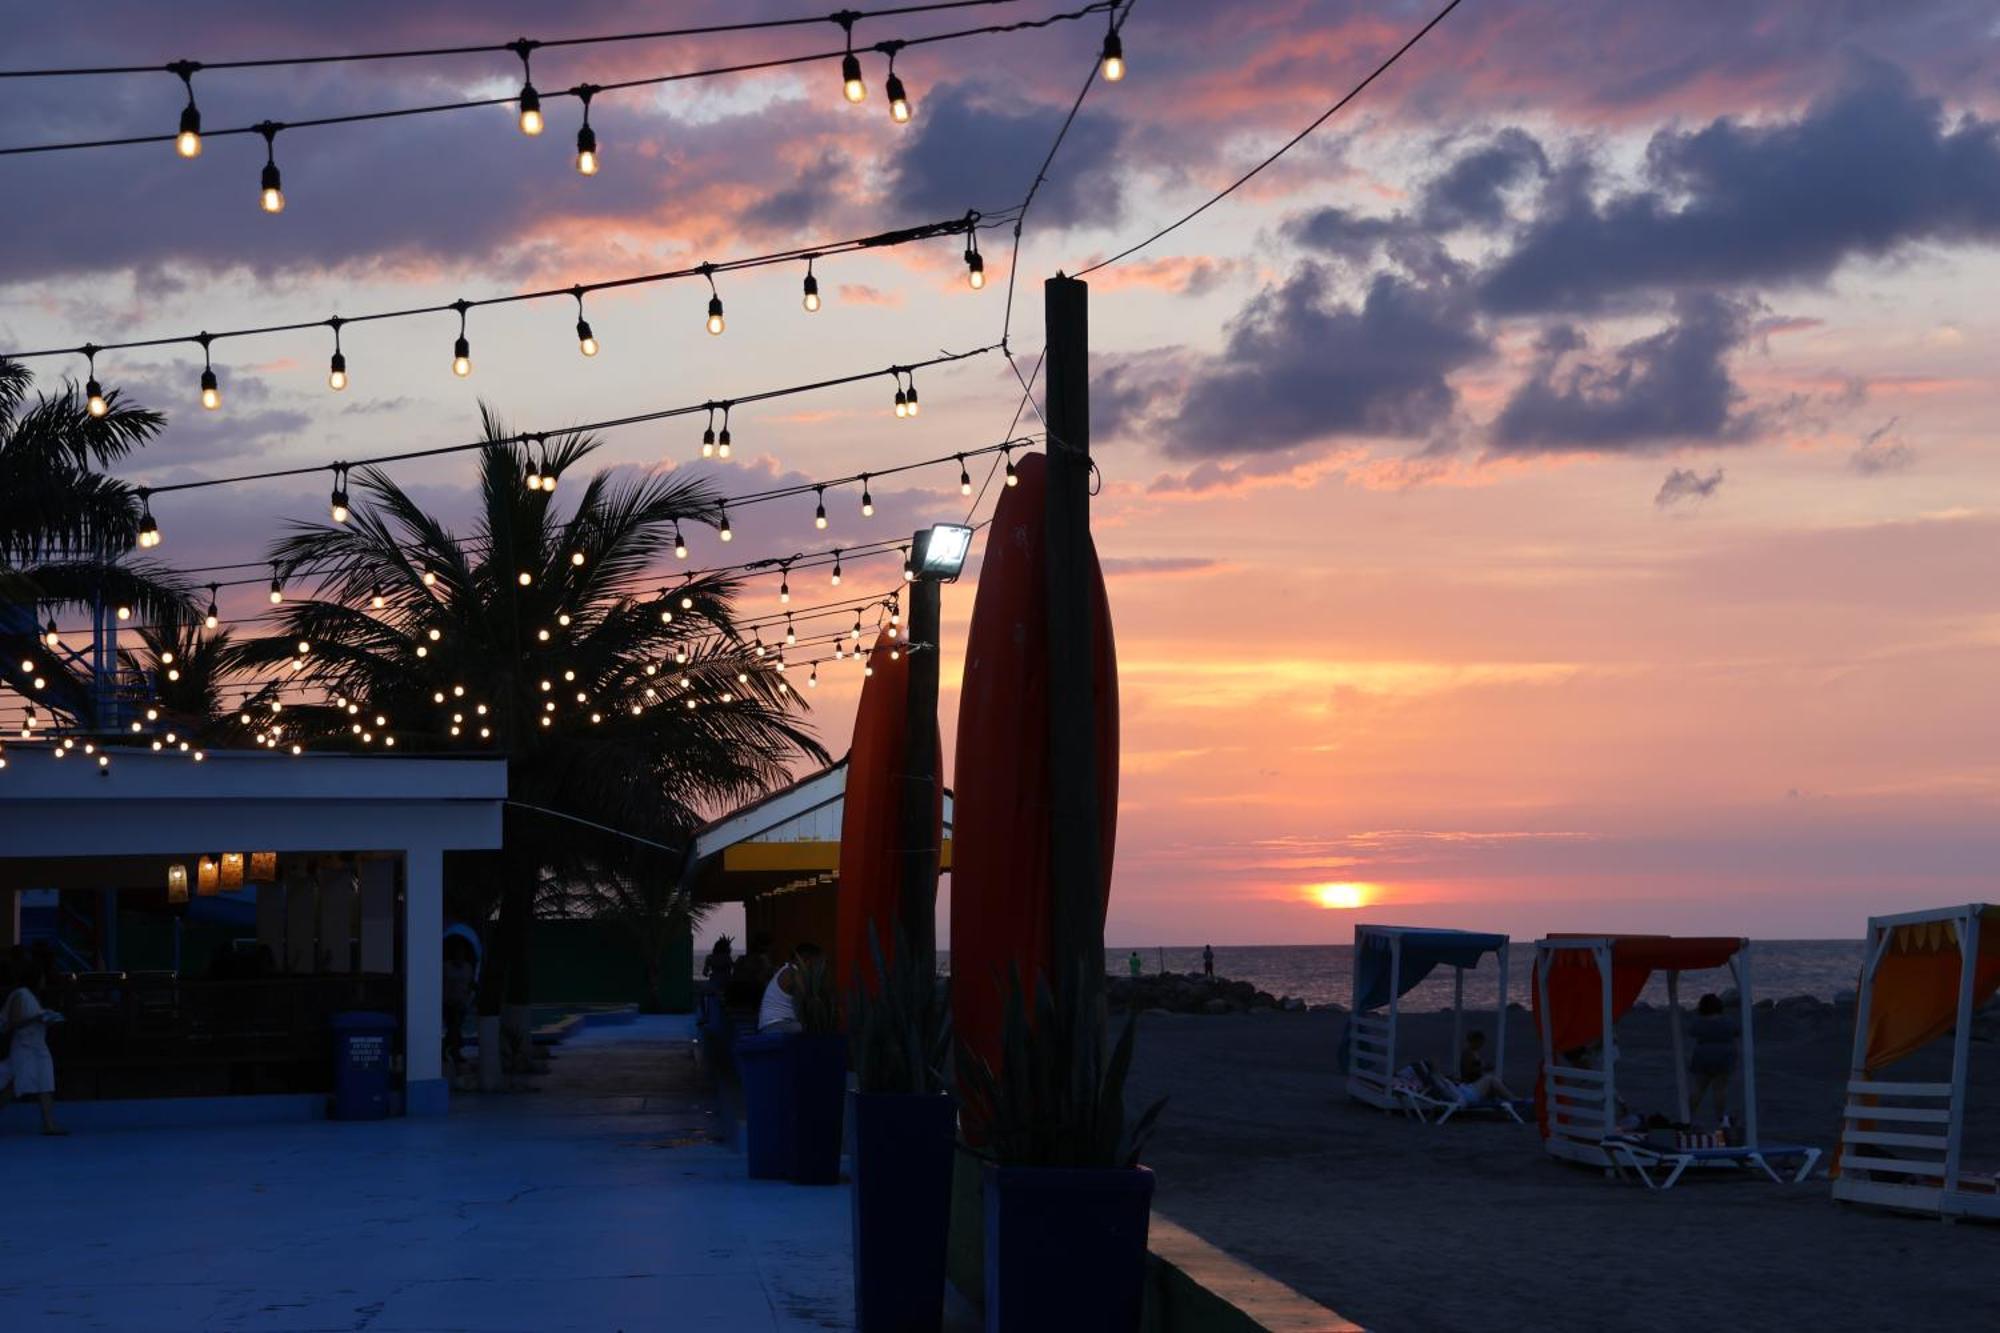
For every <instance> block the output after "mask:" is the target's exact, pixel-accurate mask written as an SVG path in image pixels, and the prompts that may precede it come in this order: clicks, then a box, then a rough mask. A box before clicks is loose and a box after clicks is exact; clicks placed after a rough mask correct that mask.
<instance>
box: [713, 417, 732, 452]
mask: <svg viewBox="0 0 2000 1333" xmlns="http://www.w3.org/2000/svg"><path fill="white" fill-rule="evenodd" d="M723 419H724V420H725V421H727V420H728V418H727V417H725V418H723ZM729 450H730V443H729V427H728V426H724V427H723V428H722V434H720V435H718V436H716V438H715V453H716V456H717V457H718V458H727V457H729Z"/></svg>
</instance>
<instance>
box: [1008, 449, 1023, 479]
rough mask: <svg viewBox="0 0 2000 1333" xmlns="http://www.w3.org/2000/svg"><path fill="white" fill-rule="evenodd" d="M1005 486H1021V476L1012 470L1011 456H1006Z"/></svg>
mask: <svg viewBox="0 0 2000 1333" xmlns="http://www.w3.org/2000/svg"><path fill="white" fill-rule="evenodd" d="M1007 484H1008V485H1009V486H1018V485H1020V484H1021V474H1020V473H1018V472H1016V471H1015V470H1014V456H1013V455H1012V454H1009V455H1007Z"/></svg>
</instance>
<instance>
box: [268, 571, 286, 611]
mask: <svg viewBox="0 0 2000 1333" xmlns="http://www.w3.org/2000/svg"><path fill="white" fill-rule="evenodd" d="M284 600H285V581H284V578H283V577H282V576H281V575H280V574H279V572H278V562H277V561H275V560H273V561H272V562H271V605H272V606H276V605H278V604H279V603H280V602H282V601H284Z"/></svg>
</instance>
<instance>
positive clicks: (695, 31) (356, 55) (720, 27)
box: [0, 0, 1019, 79]
mask: <svg viewBox="0 0 2000 1333" xmlns="http://www.w3.org/2000/svg"><path fill="white" fill-rule="evenodd" d="M1017 3H1019V0H934V2H933V3H930V4H916V5H896V6H893V7H890V8H885V9H866V10H850V11H847V12H848V13H850V14H852V15H853V17H854V18H855V19H856V20H860V19H873V18H896V17H901V16H903V15H906V14H930V13H935V12H938V11H942V10H949V9H975V8H989V7H991V6H994V5H1006V4H1017ZM827 21H828V19H827V16H825V15H822V14H814V15H810V16H806V17H800V18H781V19H755V20H749V21H745V22H739V23H708V24H703V25H701V26H699V27H691V28H658V29H653V30H651V31H647V32H618V33H599V34H594V35H591V36H585V37H545V38H539V39H521V40H528V41H529V44H530V45H531V46H532V47H533V48H534V49H536V50H559V49H561V48H564V47H574V46H600V45H605V44H610V43H619V42H650V41H659V40H663V39H668V38H675V37H712V36H718V35H722V34H727V33H736V32H758V31H765V30H776V29H780V28H803V27H810V26H817V25H818V24H821V23H825V22H827ZM515 45H516V43H515V42H487V43H482V44H479V45H474V46H425V47H413V48H403V49H397V50H390V51H350V52H342V53H339V54H331V55H304V56H263V57H257V58H251V59H243V60H210V61H200V60H177V61H174V62H173V63H171V64H168V65H164V66H163V65H94V66H83V67H70V68H58V69H0V79H56V78H81V77H88V76H95V75H108V74H157V73H159V72H160V70H162V69H165V70H166V71H167V72H168V73H176V72H177V71H178V69H179V68H180V67H183V66H184V67H186V69H187V70H188V72H189V73H190V74H192V73H194V72H196V71H199V70H204V69H206V70H225V69H271V68H273V67H276V66H281V65H338V64H351V63H359V62H363V61H377V60H428V59H436V58H439V57H443V56H470V55H504V54H506V53H507V52H509V51H512V50H513V49H514V47H515Z"/></svg>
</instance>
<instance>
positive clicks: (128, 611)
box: [116, 602, 132, 620]
mask: <svg viewBox="0 0 2000 1333" xmlns="http://www.w3.org/2000/svg"><path fill="white" fill-rule="evenodd" d="M116 614H117V616H118V618H119V619H120V620H130V619H131V618H132V608H131V607H129V606H127V605H126V604H125V603H123V602H120V603H119V604H118V610H117V613H116Z"/></svg>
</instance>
